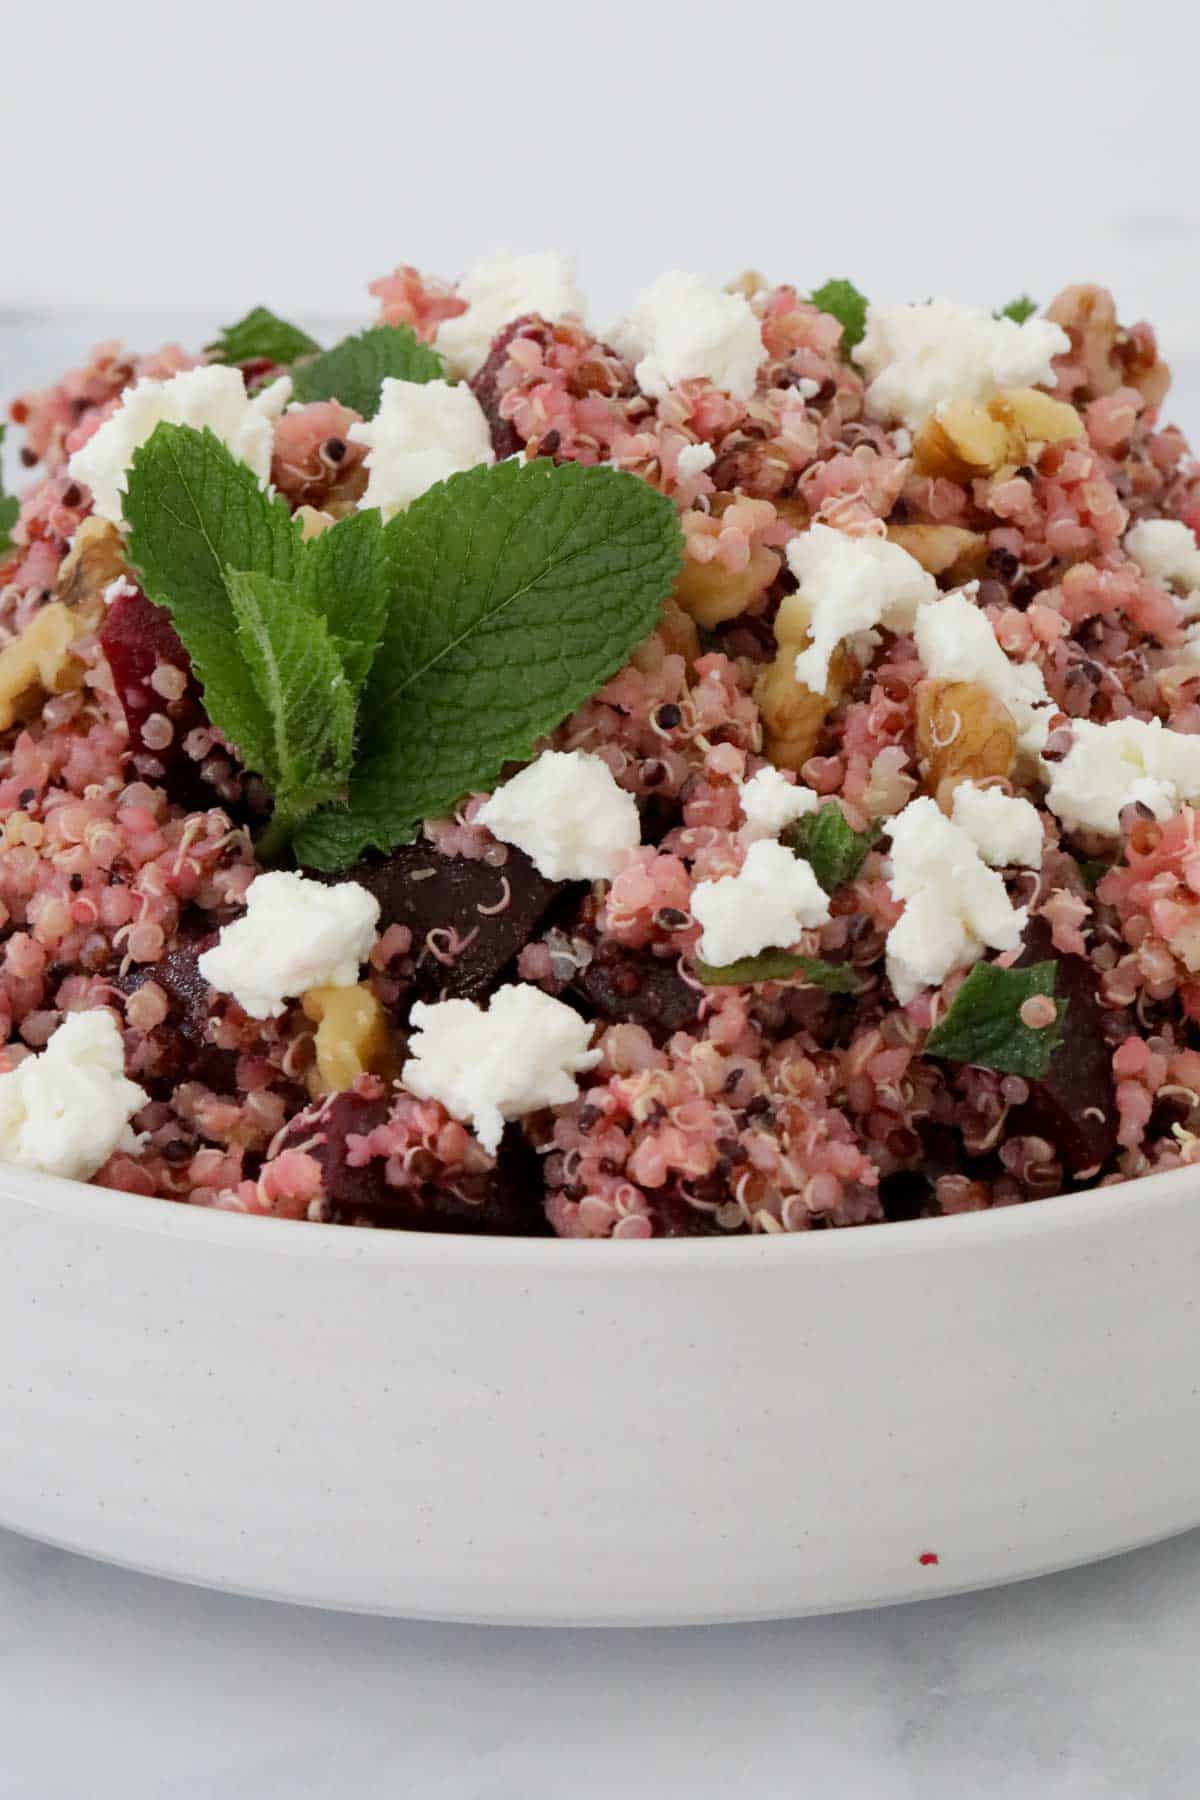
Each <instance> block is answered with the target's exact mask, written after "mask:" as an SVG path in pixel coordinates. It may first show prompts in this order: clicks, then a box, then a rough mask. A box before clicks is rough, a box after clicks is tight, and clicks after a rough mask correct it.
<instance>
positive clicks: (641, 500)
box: [297, 461, 683, 868]
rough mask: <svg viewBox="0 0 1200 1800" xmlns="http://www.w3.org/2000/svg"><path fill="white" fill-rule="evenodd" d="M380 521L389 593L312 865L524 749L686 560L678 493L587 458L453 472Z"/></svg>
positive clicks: (409, 818)
mask: <svg viewBox="0 0 1200 1800" xmlns="http://www.w3.org/2000/svg"><path fill="white" fill-rule="evenodd" d="M384 539H385V543H386V546H387V552H388V556H389V560H390V565H391V569H392V578H391V581H392V586H391V599H390V605H389V610H388V618H387V624H386V626H385V629H384V634H383V639H382V642H381V644H380V648H379V653H378V655H377V656H376V659H375V665H374V668H373V669H372V671H371V679H370V681H369V683H368V685H367V689H366V692H365V694H364V696H363V701H362V708H361V725H360V744H361V749H360V752H359V760H358V763H357V765H356V768H355V771H354V775H353V778H352V780H351V784H350V805H349V808H348V810H346V811H334V810H329V811H326V812H324V813H321V814H319V815H317V816H316V817H314V818H313V819H312V820H311V821H310V822H309V824H308V825H307V826H306V827H305V829H304V831H303V832H302V833H301V834H300V836H299V838H298V840H297V852H298V854H299V855H300V856H301V858H302V859H303V860H305V861H308V862H311V863H312V864H313V865H314V866H316V867H318V868H338V867H340V866H342V865H344V864H345V863H347V862H351V861H353V860H354V858H355V857H356V856H357V855H358V854H359V853H360V852H361V851H363V850H365V849H367V848H368V847H372V846H373V847H374V848H376V849H379V850H388V849H390V848H391V847H392V846H393V845H394V844H397V843H401V842H403V841H405V840H407V839H408V838H411V837H412V835H413V833H414V831H415V829H416V827H417V825H418V824H419V823H420V821H421V820H422V819H425V818H430V817H435V816H437V815H438V814H442V813H445V812H446V811H447V810H448V809H449V808H451V807H453V806H454V805H455V804H456V803H457V802H458V801H459V800H461V798H462V797H463V795H464V794H466V793H470V792H471V791H473V790H477V789H482V788H488V787H491V786H493V785H494V783H495V781H496V778H497V777H498V776H499V774H500V772H501V770H502V769H503V768H504V766H505V764H506V763H509V762H522V761H527V760H528V758H529V757H530V756H531V755H532V754H533V751H534V747H535V745H536V744H537V742H538V740H539V739H540V738H543V737H545V736H547V735H548V734H549V733H550V732H552V731H553V730H554V729H555V727H556V726H557V725H559V724H560V723H561V722H562V720H563V719H564V718H566V717H567V715H568V714H569V713H572V712H574V710H575V708H576V707H577V706H579V705H581V704H582V702H583V701H584V700H586V699H587V698H588V697H589V696H590V695H592V694H594V693H595V691H596V689H597V688H598V687H600V686H601V685H602V684H603V683H604V682H605V681H607V680H608V678H609V676H610V675H613V674H615V673H616V671H617V670H618V669H619V668H620V667H621V666H622V665H623V664H624V663H625V662H627V661H628V659H629V656H630V653H631V652H632V650H633V649H634V646H635V645H636V644H637V643H638V642H639V641H640V640H641V639H642V638H644V637H645V636H646V635H647V633H648V632H650V631H651V630H653V628H654V625H655V623H656V621H657V619H658V616H659V612H660V609H661V607H662V602H663V600H664V599H665V597H666V595H667V594H669V593H670V591H671V588H672V587H673V585H674V583H675V579H676V577H677V575H678V573H679V570H680V568H681V566H682V561H683V556H682V544H683V540H682V534H681V532H680V529H679V522H678V519H677V517H676V513H675V509H674V507H673V506H672V504H671V502H670V501H669V500H666V499H665V498H664V497H663V496H662V495H661V494H658V493H656V492H655V491H654V490H653V489H652V488H650V487H648V486H647V485H646V483H645V482H643V481H639V480H638V479H637V477H636V476H632V475H626V474H621V473H618V472H617V471H616V470H614V469H601V468H583V467H582V466H581V465H580V464H578V463H566V464H563V465H562V466H561V467H556V466H555V465H554V464H552V463H550V462H544V461H539V462H534V463H530V464H528V465H526V466H525V467H522V466H521V465H520V464H518V463H515V462H504V463H500V464H498V465H497V466H496V467H495V468H484V467H482V466H481V467H479V468H475V469H470V470H468V471H467V472H466V473H465V474H462V475H454V476H452V477H451V478H450V480H449V481H446V482H441V483H439V484H438V485H437V486H436V487H434V488H431V489H430V490H429V492H428V493H426V494H423V495H422V496H421V497H420V499H419V500H416V501H414V503H413V505H412V506H411V507H410V508H409V509H408V511H407V512H405V513H401V514H399V515H398V517H396V518H395V519H393V520H392V521H391V523H390V524H389V525H388V526H387V527H386V528H385V531H384Z"/></svg>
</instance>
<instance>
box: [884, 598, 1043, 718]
mask: <svg viewBox="0 0 1200 1800" xmlns="http://www.w3.org/2000/svg"><path fill="white" fill-rule="evenodd" d="M978 591H979V589H978V584H977V583H975V582H972V583H971V584H970V586H968V587H965V588H961V589H960V590H959V591H958V592H957V593H954V594H947V595H946V596H945V598H944V599H941V600H933V601H931V602H930V603H929V605H928V606H922V607H921V609H920V611H919V612H918V613H917V622H916V627H915V632H914V635H915V637H916V641H917V654H918V656H919V657H920V658H921V661H922V662H923V663H924V665H925V668H926V671H927V673H928V674H929V676H930V677H931V678H932V679H933V680H934V681H972V682H976V683H978V685H979V686H980V687H985V688H986V689H987V690H988V693H989V694H992V695H993V696H994V697H995V698H996V699H997V700H999V702H1000V704H1001V705H1002V706H1006V707H1007V708H1008V710H1009V712H1010V713H1011V714H1012V717H1013V722H1014V724H1015V725H1016V727H1017V738H1018V742H1019V743H1020V745H1021V748H1022V749H1023V750H1025V751H1029V752H1035V751H1038V750H1040V749H1041V747H1042V745H1043V744H1044V743H1045V741H1046V734H1047V732H1048V731H1049V729H1050V718H1051V715H1052V714H1053V712H1054V704H1053V702H1052V700H1051V699H1050V696H1049V694H1048V693H1047V692H1046V683H1045V679H1044V678H1043V675H1042V671H1041V670H1040V669H1039V668H1038V666H1037V664H1036V663H1020V662H1013V661H1012V659H1011V658H1010V657H1008V656H1006V655H1005V653H1004V651H1003V650H1002V649H1001V647H1000V644H999V642H998V641H997V638H996V634H995V632H994V631H993V630H992V627H991V624H990V622H989V620H988V617H987V614H986V613H985V612H983V611H982V610H981V609H980V608H979V607H978V606H976V605H975V602H974V595H975V594H976V593H978Z"/></svg>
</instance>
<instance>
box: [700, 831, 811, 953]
mask: <svg viewBox="0 0 1200 1800" xmlns="http://www.w3.org/2000/svg"><path fill="white" fill-rule="evenodd" d="M692 917H693V918H694V919H695V920H696V923H697V924H698V925H702V926H703V927H704V930H703V935H702V936H701V939H700V944H699V952H700V955H701V957H702V958H703V960H704V961H705V962H707V963H714V964H716V965H717V966H721V965H723V964H725V963H733V962H738V961H740V960H741V958H742V957H743V956H757V955H758V953H759V951H760V950H770V949H775V948H778V949H782V950H787V949H789V948H790V947H791V945H792V944H794V943H795V942H796V939H797V938H798V937H799V936H800V934H801V932H803V931H809V930H811V929H812V928H813V927H814V926H816V925H824V924H827V923H828V920H829V897H828V895H827V894H826V893H825V890H824V888H822V886H821V884H820V882H819V881H818V880H817V878H816V876H815V875H814V874H813V872H812V868H811V867H810V865H809V864H808V863H806V862H805V860H804V858H803V857H802V856H793V854H792V852H791V851H790V850H789V849H788V848H787V847H786V845H784V844H780V843H776V842H774V841H773V840H771V839H769V838H764V839H761V840H760V841H759V842H758V843H755V844H751V846H750V848H749V849H748V850H747V852H746V860H745V862H744V863H743V864H742V866H741V868H740V869H739V871H738V873H737V874H736V875H723V876H722V877H721V879H720V880H719V881H701V882H698V883H697V884H696V886H695V887H694V888H693V890H692Z"/></svg>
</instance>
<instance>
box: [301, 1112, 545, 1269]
mask: <svg viewBox="0 0 1200 1800" xmlns="http://www.w3.org/2000/svg"><path fill="white" fill-rule="evenodd" d="M387 1116H388V1100H387V1098H386V1097H381V1098H379V1099H374V1100H373V1099H368V1098H367V1097H365V1096H364V1095H362V1094H356V1093H354V1092H353V1091H351V1092H348V1093H345V1094H338V1095H337V1097H336V1098H335V1099H334V1100H332V1101H330V1103H329V1105H328V1106H327V1107H326V1108H325V1110H324V1111H323V1112H322V1114H321V1115H320V1119H319V1122H318V1123H316V1124H314V1123H313V1121H312V1116H311V1114H306V1115H302V1117H301V1118H300V1119H298V1120H296V1121H295V1122H294V1123H293V1125H292V1126H291V1128H290V1130H289V1133H288V1137H287V1139H286V1141H285V1145H286V1146H292V1147H299V1146H303V1148H304V1149H306V1150H307V1151H308V1153H309V1155H310V1156H313V1157H315V1158H316V1160H317V1162H319V1163H320V1165H321V1171H322V1174H323V1176H324V1180H325V1205H324V1209H323V1214H322V1216H323V1218H324V1219H325V1221H326V1222H327V1223H328V1224H332V1225H375V1226H381V1227H384V1228H386V1229H388V1230H391V1231H462V1232H488V1233H491V1234H493V1235H502V1236H506V1237H545V1236H547V1235H548V1234H549V1229H550V1228H549V1226H548V1225H547V1223H546V1217H545V1213H544V1212H543V1210H542V1172H541V1163H540V1161H539V1158H538V1156H537V1155H536V1153H535V1152H534V1151H533V1150H532V1149H531V1148H530V1147H529V1145H528V1144H527V1142H526V1140H525V1138H524V1136H523V1135H522V1133H521V1132H520V1130H519V1129H518V1127H516V1126H515V1125H510V1126H509V1127H508V1129H507V1130H506V1132H505V1134H504V1138H503V1140H502V1142H501V1145H500V1155H499V1158H498V1160H497V1164H496V1167H495V1168H494V1169H493V1170H491V1171H490V1172H489V1173H487V1174H482V1175H471V1176H464V1177H462V1178H460V1180H459V1181H458V1183H457V1185H456V1186H455V1187H454V1188H453V1189H450V1188H439V1187H435V1186H434V1185H433V1184H432V1183H425V1184H422V1185H421V1186H419V1187H414V1188H395V1187H391V1186H389V1185H388V1182H387V1179H386V1173H385V1171H386V1168H387V1162H386V1159H385V1158H384V1157H382V1156H373V1157H371V1158H370V1160H369V1161H368V1162H366V1163H364V1164H363V1165H362V1166H361V1167H358V1168H355V1167H353V1166H352V1165H351V1163H350V1161H349V1159H348V1156H347V1150H346V1140H347V1138H349V1137H360V1136H365V1135H366V1134H367V1133H368V1132H370V1131H374V1129H375V1128H376V1126H378V1125H382V1124H383V1123H384V1122H385V1120H386V1119H387Z"/></svg>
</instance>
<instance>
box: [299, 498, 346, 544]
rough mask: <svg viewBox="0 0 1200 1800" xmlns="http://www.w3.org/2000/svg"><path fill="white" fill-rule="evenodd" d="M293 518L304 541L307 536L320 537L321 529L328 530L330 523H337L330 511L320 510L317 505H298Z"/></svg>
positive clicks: (306, 540) (306, 539)
mask: <svg viewBox="0 0 1200 1800" xmlns="http://www.w3.org/2000/svg"><path fill="white" fill-rule="evenodd" d="M295 518H296V522H297V524H298V525H299V527H300V536H301V537H302V538H303V539H304V541H305V543H307V542H308V540H309V538H315V537H320V535H321V533H322V532H323V531H328V530H329V527H330V526H331V525H336V524H337V520H336V519H335V518H334V516H333V514H332V513H327V512H322V511H321V509H320V508H319V507H317V506H298V507H297V508H296V512H295Z"/></svg>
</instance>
